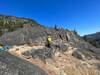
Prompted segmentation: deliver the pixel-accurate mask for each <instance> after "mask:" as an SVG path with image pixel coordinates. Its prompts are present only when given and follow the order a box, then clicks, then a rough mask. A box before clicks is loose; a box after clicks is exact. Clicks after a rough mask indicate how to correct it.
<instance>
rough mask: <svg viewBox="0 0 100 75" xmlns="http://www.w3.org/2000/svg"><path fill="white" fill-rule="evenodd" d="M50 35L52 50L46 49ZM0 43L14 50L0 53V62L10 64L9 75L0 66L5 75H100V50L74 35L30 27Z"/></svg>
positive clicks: (4, 37) (10, 33)
mask: <svg viewBox="0 0 100 75" xmlns="http://www.w3.org/2000/svg"><path fill="white" fill-rule="evenodd" d="M48 35H51V37H52V44H51V48H48V47H47V46H46V43H47V36H48ZM0 42H1V43H3V44H4V45H11V46H12V48H11V49H9V50H8V51H7V52H6V53H0V62H1V63H5V64H4V65H7V64H8V66H7V68H5V70H8V71H7V72H8V74H7V72H5V70H2V69H3V65H2V64H0V66H1V67H0V68H1V69H0V72H1V74H4V75H10V73H12V75H25V74H26V75H28V74H29V75H100V49H99V48H95V47H94V46H92V45H91V44H89V43H87V42H86V41H84V40H83V39H82V38H81V37H80V36H79V35H77V34H76V33H75V32H73V31H69V30H64V29H49V28H44V27H39V26H28V27H24V28H21V29H19V30H16V31H13V32H9V33H6V34H4V35H2V36H1V37H0ZM16 61H17V62H16ZM7 62H8V63H7ZM19 64H20V65H19ZM23 64H24V66H23ZM30 65H31V66H30ZM34 65H36V66H34ZM9 68H11V71H9ZM12 68H13V69H12ZM16 69H17V70H16ZM18 69H19V70H18ZM26 69H28V71H26ZM20 70H21V74H18V73H20ZM15 71H17V73H15V74H14V72H15ZM37 72H38V73H37Z"/></svg>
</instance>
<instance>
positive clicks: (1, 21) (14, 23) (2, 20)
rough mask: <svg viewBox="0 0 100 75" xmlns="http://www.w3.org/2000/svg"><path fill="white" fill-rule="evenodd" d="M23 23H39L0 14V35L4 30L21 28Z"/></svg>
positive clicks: (31, 24) (10, 30)
mask: <svg viewBox="0 0 100 75" xmlns="http://www.w3.org/2000/svg"><path fill="white" fill-rule="evenodd" d="M24 25H30V26H37V25H39V24H38V23H37V22H36V21H34V20H32V19H24V18H17V17H13V16H3V15H0V36H1V35H2V34H3V33H5V32H12V31H15V30H17V29H19V28H23V27H24Z"/></svg>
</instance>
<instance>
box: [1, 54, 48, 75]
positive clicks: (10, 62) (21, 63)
mask: <svg viewBox="0 0 100 75" xmlns="http://www.w3.org/2000/svg"><path fill="white" fill-rule="evenodd" d="M0 75H48V74H47V73H46V72H45V71H43V70H42V69H40V68H39V67H38V66H36V65H34V64H31V63H29V62H27V61H25V60H22V59H19V58H17V57H15V56H13V55H10V54H9V53H7V52H0Z"/></svg>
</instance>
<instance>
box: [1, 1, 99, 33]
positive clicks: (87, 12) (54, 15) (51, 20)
mask: <svg viewBox="0 0 100 75" xmlns="http://www.w3.org/2000/svg"><path fill="white" fill-rule="evenodd" d="M0 14H5V15H12V16H17V17H26V18H32V19H34V20H36V21H37V22H38V23H40V24H42V25H45V26H48V27H54V25H55V24H56V25H58V26H59V27H64V28H68V29H71V30H73V29H74V28H75V29H76V30H77V31H78V33H79V34H80V35H85V34H91V33H95V32H98V31H100V0H0Z"/></svg>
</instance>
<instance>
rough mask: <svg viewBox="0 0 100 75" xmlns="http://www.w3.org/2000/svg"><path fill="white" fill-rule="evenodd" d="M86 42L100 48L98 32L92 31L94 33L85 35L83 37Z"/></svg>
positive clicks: (99, 34) (99, 33)
mask: <svg viewBox="0 0 100 75" xmlns="http://www.w3.org/2000/svg"><path fill="white" fill-rule="evenodd" d="M83 38H84V39H85V40H86V41H87V42H89V43H91V44H92V45H94V46H95V47H98V48H100V32H97V33H94V34H89V35H85V36H84V37H83Z"/></svg>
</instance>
